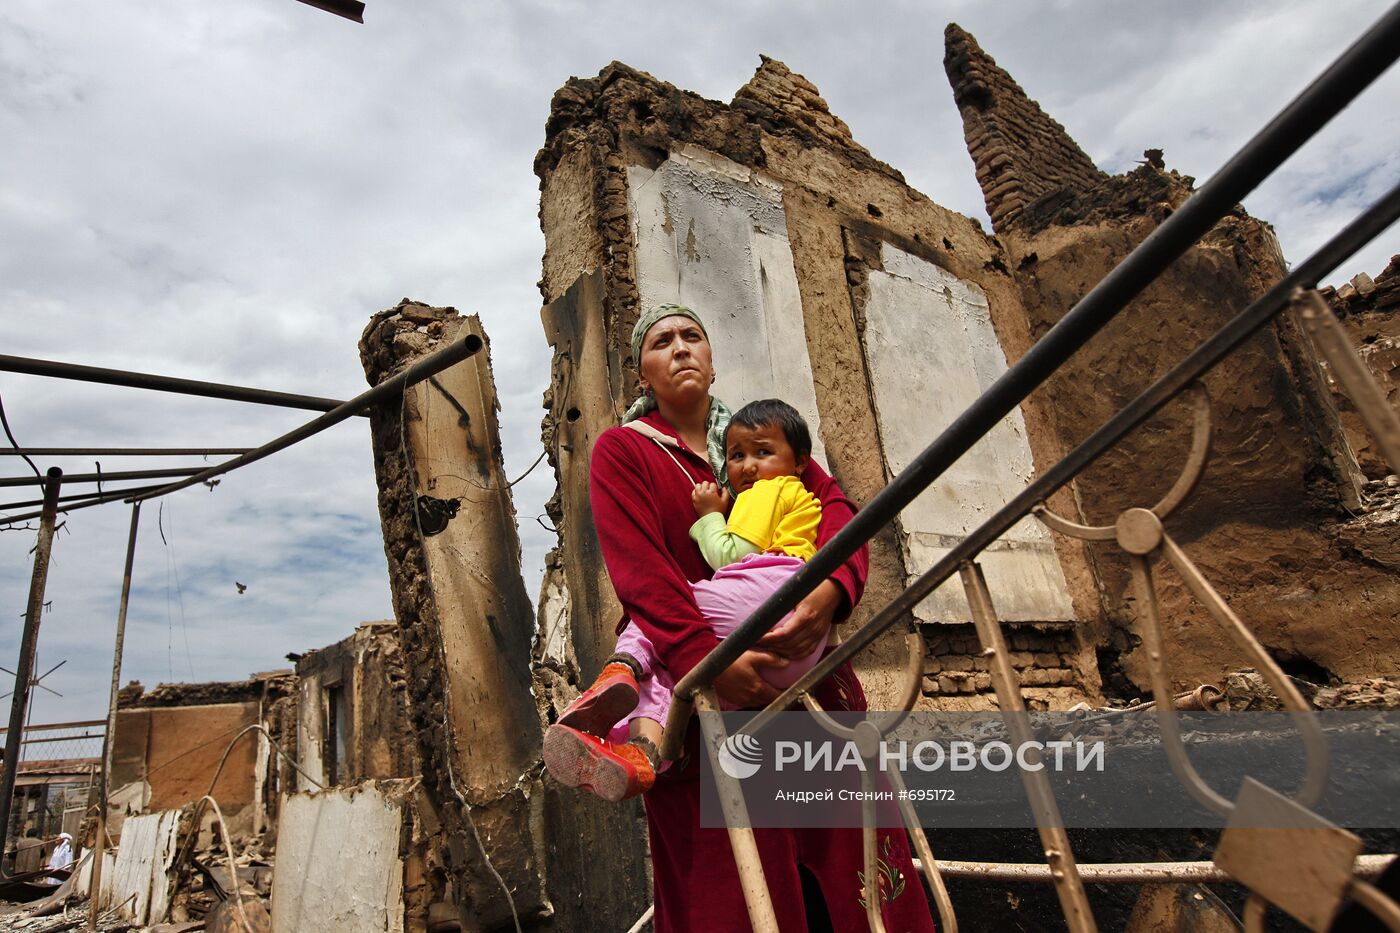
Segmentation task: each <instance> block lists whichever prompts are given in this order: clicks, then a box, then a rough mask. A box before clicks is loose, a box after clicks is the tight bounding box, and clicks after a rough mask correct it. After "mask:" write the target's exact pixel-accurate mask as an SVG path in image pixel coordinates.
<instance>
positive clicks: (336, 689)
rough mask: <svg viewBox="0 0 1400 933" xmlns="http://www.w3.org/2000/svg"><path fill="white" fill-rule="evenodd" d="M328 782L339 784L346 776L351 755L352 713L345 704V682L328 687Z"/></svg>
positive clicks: (326, 739) (326, 734)
mask: <svg viewBox="0 0 1400 933" xmlns="http://www.w3.org/2000/svg"><path fill="white" fill-rule="evenodd" d="M325 703H326V732H325V736H326V738H325V742H326V765H325V767H326V782H327V783H328V784H339V783H340V780H341V778H342V777H344V776H345V774H344V768H345V762H346V759H347V758H348V757H349V747H350V737H349V733H350V713H349V711H348V710H347V709H346V706H345V688H344V685H343V684H332V685H330V686H328V687H326V700H325Z"/></svg>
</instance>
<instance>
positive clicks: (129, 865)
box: [103, 810, 180, 925]
mask: <svg viewBox="0 0 1400 933" xmlns="http://www.w3.org/2000/svg"><path fill="white" fill-rule="evenodd" d="M179 830H180V811H179V810H163V811H161V812H159V813H148V814H145V815H143V816H133V817H128V818H127V820H126V822H125V823H124V824H122V839H121V846H120V847H118V849H117V860H116V864H115V865H114V866H113V867H112V884H111V887H110V888H108V887H107V886H106V885H105V884H104V885H103V892H104V893H105V894H106V895H107V898H108V899H107V901H106V902H105V903H106V905H107V906H111V905H117V906H119V907H120V911H119V912H120V913H121V915H122V916H124V917H126V918H127V919H129V920H134V921H135V922H136V923H137V924H138V925H144V924H148V923H159V922H160V921H163V920H164V919H165V914H166V911H167V910H169V907H170V888H171V884H172V879H171V877H170V868H171V865H172V864H173V863H174V861H175V848H176V844H177V842H178V837H179Z"/></svg>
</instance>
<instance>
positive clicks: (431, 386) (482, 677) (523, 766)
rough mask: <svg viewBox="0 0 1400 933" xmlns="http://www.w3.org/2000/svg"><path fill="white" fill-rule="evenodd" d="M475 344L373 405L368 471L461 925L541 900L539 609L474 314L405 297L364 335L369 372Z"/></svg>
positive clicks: (436, 866)
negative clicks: (533, 683) (530, 593)
mask: <svg viewBox="0 0 1400 933" xmlns="http://www.w3.org/2000/svg"><path fill="white" fill-rule="evenodd" d="M468 334H470V335H474V337H475V339H477V340H480V341H481V342H482V344H483V348H482V350H481V351H480V352H479V353H477V354H476V355H475V356H473V357H470V358H468V359H466V360H463V361H462V362H461V363H458V364H456V365H454V366H451V367H449V368H448V369H446V370H443V371H442V372H441V373H439V374H438V375H437V376H435V377H432V378H431V379H429V380H426V381H424V382H421V383H419V384H417V385H415V386H411V387H409V388H408V389H406V390H405V391H404V393H403V396H402V398H401V399H395V400H394V401H392V402H389V403H386V404H384V405H381V406H379V407H378V408H376V409H374V410H373V411H372V412H371V435H372V440H373V446H374V459H375V474H376V477H377V479H378V483H379V511H380V518H381V521H382V525H383V531H384V550H385V556H386V558H387V559H388V563H389V580H390V588H391V591H392V595H393V603H394V615H395V621H396V622H397V625H398V636H399V641H400V644H401V646H402V651H403V665H404V667H405V668H406V669H407V670H409V671H411V672H412V676H411V677H408V678H407V690H408V721H409V724H410V726H411V733H412V736H413V740H414V741H415V743H416V746H417V747H416V755H417V759H418V763H419V767H420V769H421V772H422V787H423V790H424V795H423V802H424V805H423V806H421V807H419V815H420V817H421V818H422V819H423V822H424V825H425V826H427V827H428V829H427V830H425V831H426V832H427V833H428V835H429V836H430V837H431V842H430V844H429V845H428V846H427V864H426V867H425V869H424V873H425V879H424V883H425V885H426V886H427V888H428V890H430V891H431V892H432V894H431V897H432V898H433V899H434V901H435V903H437V904H439V905H441V906H440V908H438V912H439V913H440V912H441V911H443V910H445V911H447V912H449V913H450V914H452V915H455V916H456V917H458V919H459V921H460V922H461V923H462V924H463V926H464V928H466V929H477V928H483V929H491V928H495V927H497V926H500V925H502V924H507V925H508V924H510V923H511V917H512V903H511V901H510V900H508V899H507V898H506V896H505V895H504V893H503V892H502V889H501V882H500V881H498V880H497V876H499V877H500V878H501V879H502V880H503V882H504V884H505V885H507V886H508V887H509V888H510V890H511V891H512V892H513V895H512V896H513V907H514V910H515V912H516V913H517V914H518V915H519V916H520V917H521V919H522V921H523V922H527V923H533V922H534V921H536V920H538V919H539V918H540V917H542V916H546V915H547V914H548V913H549V910H550V908H549V905H548V901H547V898H546V896H545V892H544V890H543V887H542V876H543V875H542V873H543V867H542V865H541V863H540V856H539V855H538V852H537V845H538V841H537V837H536V833H537V828H536V821H537V820H538V812H537V807H536V805H535V804H534V803H532V795H534V792H535V790H536V789H537V787H538V762H539V757H538V756H539V747H540V727H539V722H538V719H537V715H536V712H535V708H534V703H533V700H532V698H531V697H530V691H529V682H530V681H529V678H530V674H529V660H530V657H529V655H530V644H531V636H532V630H533V628H534V624H533V623H534V619H533V613H532V611H531V607H530V602H529V599H528V597H527V596H526V594H525V589H524V583H523V582H522V581H521V578H520V544H519V539H518V537H517V532H516V527H515V512H514V507H513V506H512V504H511V499H510V493H509V488H508V485H507V480H506V477H505V474H504V466H503V462H502V458H501V450H500V438H499V429H498V426H497V423H496V411H497V408H498V405H497V400H496V391H495V385H494V381H493V379H492V375H491V369H490V361H489V348H488V347H487V346H485V344H486V336H485V334H484V333H483V332H482V331H481V327H480V324H479V323H478V322H477V320H476V319H475V318H474V317H470V318H464V317H462V316H461V315H459V314H458V313H457V312H456V311H455V310H453V309H450V308H433V307H429V306H427V305H424V304H421V303H418V302H413V301H409V300H407V299H405V300H404V301H403V302H401V303H400V304H399V305H397V306H396V307H394V308H390V309H388V310H386V311H383V312H381V313H379V314H377V315H375V316H374V317H373V318H372V319H371V321H370V323H369V324H368V325H367V326H366V328H365V331H364V335H363V337H362V339H361V343H360V354H361V360H362V362H363V364H364V368H365V375H366V378H367V379H368V381H369V382H370V383H371V384H378V383H380V382H382V381H383V380H384V379H386V378H388V377H390V376H392V375H394V374H395V373H398V372H400V371H402V370H403V369H404V368H406V367H408V366H410V365H412V364H413V363H414V362H416V361H417V360H419V359H421V358H423V357H425V356H427V355H429V354H431V353H432V352H433V351H434V350H435V349H437V348H439V347H442V346H445V345H446V344H447V343H448V342H450V341H453V340H456V339H463V338H466V337H467V335H468Z"/></svg>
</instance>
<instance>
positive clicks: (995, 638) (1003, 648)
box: [962, 562, 1098, 933]
mask: <svg viewBox="0 0 1400 933" xmlns="http://www.w3.org/2000/svg"><path fill="white" fill-rule="evenodd" d="M962 580H963V589H964V592H965V593H966V594H967V604H968V607H969V608H970V609H971V610H972V621H973V624H974V625H975V626H976V627H977V639H978V641H979V643H980V644H981V645H982V654H983V656H984V657H986V658H988V660H989V663H988V665H987V666H988V668H989V669H990V671H991V674H992V686H993V687H994V688H995V689H996V696H997V709H999V710H1001V713H1002V715H1003V716H1005V717H1006V731H1007V733H1008V734H1009V735H1010V736H1011V741H1012V742H1013V743H1014V746H1015V747H1016V748H1022V749H1025V748H1031V749H1032V754H1031V755H1029V756H1028V757H1029V759H1030V761H1031V764H1030V766H1029V767H1026V768H1021V769H1020V771H1021V784H1022V786H1023V787H1024V789H1025V792H1026V799H1027V800H1028V801H1029V802H1030V805H1031V814H1032V816H1034V817H1035V826H1036V831H1037V832H1038V833H1039V835H1040V845H1041V848H1042V850H1043V851H1044V852H1045V862H1046V867H1047V868H1048V869H1049V870H1050V877H1051V878H1052V879H1054V882H1055V894H1056V895H1057V896H1058V897H1059V899H1060V910H1061V911H1062V912H1063V913H1064V915H1065V923H1066V924H1067V925H1068V927H1069V929H1070V930H1071V931H1073V933H1095V931H1097V930H1098V923H1097V922H1096V921H1095V920H1094V912H1093V910H1092V908H1090V906H1089V895H1088V893H1087V892H1085V890H1084V879H1083V878H1082V877H1080V874H1079V864H1078V861H1077V860H1076V859H1075V857H1074V849H1073V848H1072V847H1071V845H1070V840H1069V833H1068V832H1067V831H1066V830H1065V824H1064V820H1063V819H1061V818H1060V806H1059V804H1058V803H1056V801H1055V792H1054V789H1053V788H1051V786H1050V779H1049V778H1048V777H1046V775H1045V772H1044V770H1042V768H1041V767H1040V756H1039V755H1038V754H1036V753H1034V751H1033V749H1034V747H1035V746H1034V739H1035V730H1034V729H1032V728H1031V721H1030V717H1028V716H1027V715H1026V704H1025V702H1024V700H1023V698H1022V696H1021V683H1020V680H1019V679H1018V678H1017V676H1016V670H1015V668H1013V667H1012V666H1011V657H1010V654H1009V652H1008V649H1007V645H1006V638H1005V637H1004V635H1003V634H1002V631H1001V620H1000V619H998V618H997V615H996V610H995V609H994V608H993V606H992V594H991V593H990V592H989V591H988V590H987V580H986V578H985V577H983V576H982V568H981V567H980V566H978V565H977V564H974V563H972V562H968V563H965V564H963V565H962Z"/></svg>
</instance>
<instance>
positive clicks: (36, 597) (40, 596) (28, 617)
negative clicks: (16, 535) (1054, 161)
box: [0, 467, 63, 878]
mask: <svg viewBox="0 0 1400 933" xmlns="http://www.w3.org/2000/svg"><path fill="white" fill-rule="evenodd" d="M62 485H63V471H62V470H60V469H59V468H58V467H49V472H48V474H47V475H46V476H45V478H44V510H43V516H42V520H41V521H40V522H39V540H38V542H37V543H36V544H35V545H34V573H33V574H32V575H31V576H30V578H29V603H28V605H27V606H26V607H25V610H24V632H23V634H22V635H21V636H20V643H19V661H18V662H17V663H16V664H15V693H14V699H13V700H11V701H10V728H9V731H8V732H6V733H5V773H4V777H3V779H0V832H3V833H4V839H3V842H0V878H8V877H9V873H8V872H6V871H5V866H4V862H3V855H4V853H5V851H6V850H7V849H9V847H10V810H11V809H12V806H11V805H12V804H13V803H14V799H15V778H16V777H17V776H18V774H19V754H20V751H19V747H20V743H21V742H22V741H23V740H24V717H25V713H26V712H27V711H28V706H29V678H30V675H32V674H33V673H34V648H35V645H37V644H38V641H39V621H40V619H41V617H42V616H43V613H44V586H45V584H46V583H47V582H48V579H49V555H50V554H51V553H52V552H53V529H54V519H55V518H56V517H57V515H58V492H59V489H60V487H61V486H62Z"/></svg>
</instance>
